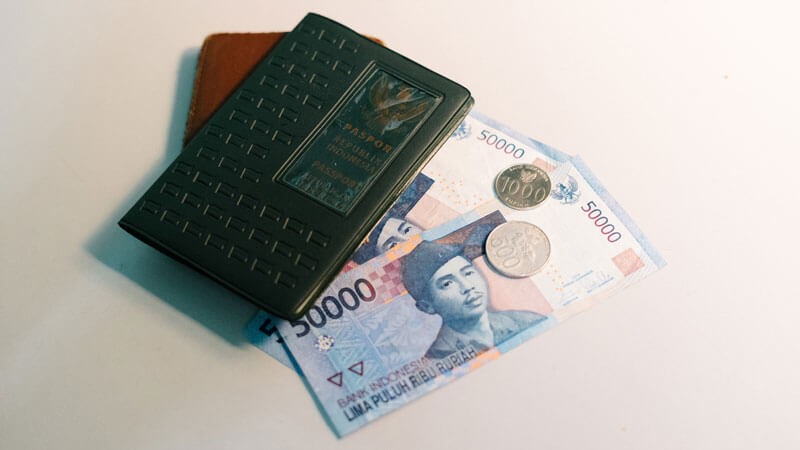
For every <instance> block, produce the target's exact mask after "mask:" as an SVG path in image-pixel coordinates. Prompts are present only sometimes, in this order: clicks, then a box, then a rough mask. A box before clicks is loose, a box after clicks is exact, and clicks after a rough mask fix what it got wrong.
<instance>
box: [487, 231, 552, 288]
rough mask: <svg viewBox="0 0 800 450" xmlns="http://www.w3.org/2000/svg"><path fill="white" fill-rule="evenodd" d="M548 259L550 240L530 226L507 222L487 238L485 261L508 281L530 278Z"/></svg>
mask: <svg viewBox="0 0 800 450" xmlns="http://www.w3.org/2000/svg"><path fill="white" fill-rule="evenodd" d="M549 258H550V239H548V238H547V235H546V234H544V231H542V229H541V228H539V227H537V226H536V225H534V224H532V223H528V222H516V221H515V222H506V223H504V224H501V225H498V226H497V227H496V228H495V229H494V230H492V232H491V233H489V236H488V237H487V238H486V260H487V261H489V264H491V266H492V267H493V268H494V269H495V270H496V271H498V272H500V273H501V274H502V275H505V276H507V277H512V278H523V277H529V276H531V275H533V274H535V273H536V272H537V271H538V270H539V269H541V268H542V266H544V265H545V263H547V260H548V259H549Z"/></svg>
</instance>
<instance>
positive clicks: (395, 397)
mask: <svg viewBox="0 0 800 450" xmlns="http://www.w3.org/2000/svg"><path fill="white" fill-rule="evenodd" d="M476 121H477V123H479V124H480V125H483V126H486V127H489V128H484V129H482V130H481V136H482V137H481V138H478V142H481V143H482V145H485V146H487V147H489V146H490V144H492V147H494V148H496V149H498V150H501V149H502V147H503V145H504V144H503V143H502V141H501V143H500V144H497V142H498V141H500V140H501V139H507V138H502V137H498V134H497V133H502V134H501V136H508V137H511V136H512V135H513V132H509V131H508V130H503V129H501V128H502V127H500V126H496V125H493V124H492V123H491V122H490V121H489V120H488V119H484V118H480V117H479V118H477V119H476ZM475 123H476V122H473V123H470V122H469V121H466V122H465V124H466V127H471V126H474V124H475ZM462 129H463V127H462ZM467 130H468V131H467V132H466V133H464V134H465V135H466V137H465V138H464V139H462V140H461V143H462V145H463V144H467V145H468V144H469V143H468V142H464V141H466V140H467V139H469V137H470V136H469V135H470V134H471V133H470V132H469V129H467ZM492 136H494V138H492ZM451 141H453V142H451V143H448V145H447V146H446V149H443V150H442V152H440V154H439V155H437V158H436V159H435V160H434V161H432V162H431V164H429V165H428V167H426V169H425V170H426V172H427V173H428V174H430V177H431V178H432V179H434V180H436V181H435V182H434V184H433V186H432V187H431V188H430V189H429V190H428V191H427V192H426V195H425V196H424V197H423V200H424V201H423V200H420V201H419V202H418V204H422V205H425V203H428V205H432V206H429V207H428V208H427V209H425V211H426V214H421V215H420V219H418V220H419V221H418V223H419V224H420V225H421V226H422V225H423V224H424V223H425V220H429V222H428V223H431V222H433V221H431V220H430V217H431V216H434V215H438V216H440V217H445V216H446V214H451V215H455V214H458V213H461V212H465V211H466V214H465V215H464V216H460V217H459V219H458V220H456V221H455V222H448V224H450V226H449V227H448V226H442V227H438V228H434V229H432V230H429V231H428V232H425V233H423V234H424V236H422V238H424V239H427V240H436V239H437V238H439V237H440V236H442V235H443V234H445V233H447V232H449V230H452V229H454V228H455V227H456V226H462V225H464V224H465V223H467V222H469V221H472V220H474V218H475V217H479V216H480V215H482V214H485V213H488V212H490V211H495V210H497V209H499V210H500V211H501V214H500V215H501V217H504V218H506V217H507V218H508V219H509V220H515V221H527V222H530V223H535V224H536V225H537V226H538V227H540V228H541V229H542V230H543V231H544V232H545V233H547V235H548V236H549V238H550V241H551V243H552V255H551V257H550V259H549V260H548V263H547V264H546V266H545V267H544V268H543V269H542V270H540V271H539V272H538V273H537V274H535V275H534V276H532V277H530V278H526V279H522V280H511V279H507V278H504V277H499V278H498V276H497V275H496V274H494V273H493V272H492V271H491V269H489V268H488V267H487V266H486V263H485V260H484V258H483V256H482V255H478V256H476V253H475V251H476V248H478V247H476V246H475V243H476V242H478V241H479V239H477V238H476V236H481V235H480V234H473V235H472V237H471V238H470V240H469V241H459V239H466V238H465V237H464V233H463V232H461V233H460V234H458V233H456V234H455V235H452V236H445V237H444V238H440V239H438V242H436V244H447V245H455V246H456V247H458V246H459V245H461V246H462V247H464V248H467V247H468V248H470V249H471V250H470V252H469V253H470V255H471V257H469V258H466V259H469V261H470V262H469V267H467V265H466V264H464V265H463V266H462V267H459V268H456V267H455V266H457V265H458V264H459V261H460V262H462V263H463V262H464V260H463V259H459V258H457V257H456V256H457V255H456V256H453V255H455V253H454V254H453V255H450V256H453V258H450V260H453V261H454V262H449V263H448V264H449V266H448V267H445V268H443V269H442V270H445V271H455V272H453V273H451V274H450V276H451V278H452V280H453V282H452V283H449V284H448V285H453V284H458V283H456V281H458V282H463V283H465V284H467V281H465V280H468V279H471V280H476V279H477V278H475V277H474V275H475V274H476V273H479V274H481V275H482V279H484V280H485V283H484V284H485V289H484V290H485V291H486V294H487V295H486V298H488V299H490V301H487V302H486V305H485V306H486V312H487V316H486V317H489V318H487V319H482V320H483V329H484V331H487V329H488V330H489V331H491V333H490V334H491V336H492V338H491V339H489V338H487V336H488V335H489V334H484V335H483V337H481V336H477V337H476V336H473V335H472V334H470V333H461V332H460V331H459V326H458V324H457V323H456V324H455V325H454V326H447V327H445V325H446V321H445V320H444V317H445V316H446V315H447V313H446V312H445V314H444V315H443V314H442V313H440V312H437V311H438V310H437V309H436V308H435V307H433V306H432V303H435V302H431V301H427V302H426V301H425V300H424V299H423V300H421V301H420V300H419V298H420V297H423V296H424V294H423V293H422V292H423V291H424V289H422V290H421V288H420V287H419V283H422V285H424V284H425V283H428V282H430V281H431V280H432V279H438V278H437V277H436V276H434V275H435V274H432V273H430V271H428V272H425V271H423V272H419V271H417V272H414V271H410V272H409V271H405V272H403V273H404V274H405V275H404V277H403V278H402V280H401V279H400V278H398V276H397V273H398V271H399V270H400V269H399V268H398V267H397V261H398V260H400V258H401V257H402V256H403V255H404V254H405V253H404V252H406V253H407V252H408V251H410V250H411V249H413V248H414V247H415V245H416V244H418V243H419V242H420V241H421V240H422V238H420V237H417V238H415V239H412V240H411V241H409V242H406V243H404V244H402V245H400V246H397V247H394V248H393V249H392V250H390V251H388V252H387V253H386V254H384V255H382V256H380V257H378V258H376V259H373V260H372V261H370V262H368V263H366V264H365V265H363V266H361V267H358V268H356V269H353V270H351V271H349V272H347V273H345V274H342V275H341V276H340V278H339V279H337V280H336V282H335V283H334V284H333V285H332V286H331V288H329V291H328V292H327V293H326V295H325V296H324V297H323V298H322V299H321V300H320V301H319V302H318V303H317V305H316V306H315V307H314V308H312V310H311V311H309V313H308V315H306V317H305V318H304V319H302V320H299V321H295V322H292V323H286V322H278V323H273V322H271V323H272V324H273V325H276V329H277V330H279V331H280V333H281V334H282V335H283V336H285V337H286V342H285V344H286V345H287V346H288V348H289V349H290V351H291V352H292V354H293V356H294V357H295V360H296V361H297V363H298V365H299V367H300V368H301V370H302V372H303V374H304V375H305V376H306V377H307V379H308V382H309V384H310V385H311V386H312V388H313V389H314V392H315V394H316V395H317V396H318V397H319V399H320V403H321V404H322V405H323V407H324V409H325V411H326V413H327V414H328V415H329V417H330V418H331V422H332V423H333V424H334V427H335V428H336V431H337V432H339V433H346V432H349V431H352V430H353V429H355V428H357V427H358V426H360V425H363V424H364V423H366V422H368V421H369V420H371V419H373V418H375V417H378V416H380V415H382V414H384V413H385V412H387V411H390V410H392V409H395V408H396V407H397V406H399V405H402V404H404V403H406V402H407V401H409V400H411V399H413V398H416V397H418V396H419V395H422V394H423V393H425V392H427V391H429V390H431V389H433V388H434V387H436V386H438V385H440V384H441V383H443V382H445V381H446V380H450V379H452V378H453V377H455V376H457V375H459V374H463V373H465V371H468V370H471V369H474V368H476V367H477V365H479V364H478V363H477V362H475V361H485V360H487V358H488V359H491V358H493V357H495V356H497V355H499V354H500V353H502V352H503V351H506V350H507V349H509V348H511V347H513V346H515V345H517V344H518V343H519V342H521V341H523V340H525V339H527V338H529V337H530V336H532V335H534V334H536V333H538V332H539V331H541V330H543V329H545V328H547V327H549V326H552V325H553V324H554V323H557V322H559V321H562V320H564V319H565V318H567V317H569V316H570V315H572V314H575V313H576V312H579V311H581V310H583V309H586V308H588V307H589V306H591V304H593V303H594V302H595V301H597V300H598V299H600V298H602V297H605V296H607V295H609V294H610V293H613V292H614V291H616V290H618V289H620V288H622V287H624V286H626V285H628V284H630V283H631V282H633V281H635V280H638V279H640V278H641V277H643V276H645V275H647V274H649V273H651V272H652V271H654V270H656V269H657V268H659V267H661V266H662V265H663V260H662V259H661V258H660V256H659V255H658V254H657V253H656V252H655V251H654V250H653V248H652V246H651V245H650V244H649V242H647V240H646V239H645V238H644V236H643V235H642V234H641V232H640V231H639V230H638V228H637V227H636V226H635V225H634V224H633V223H632V221H630V219H629V218H628V216H627V215H626V214H625V213H624V212H623V211H622V210H621V208H619V206H618V205H617V204H616V202H615V201H614V200H613V198H611V197H610V196H609V195H608V193H607V192H606V191H605V189H603V188H602V186H601V185H600V184H599V182H598V181H597V180H596V178H595V177H594V176H593V175H592V174H591V173H590V172H589V171H588V168H586V167H585V165H584V164H583V162H582V161H581V160H580V159H571V160H568V161H563V160H559V159H556V158H553V159H551V160H550V161H552V163H551V162H550V161H547V160H545V159H543V158H538V157H537V158H536V159H534V162H535V163H536V164H537V165H538V166H539V167H542V168H545V170H547V171H548V172H549V173H550V176H551V178H552V179H553V186H554V188H553V191H552V193H551V197H550V198H549V199H548V200H547V201H546V202H544V203H543V204H542V205H541V206H540V207H538V208H537V209H535V210H532V211H516V210H511V209H509V208H506V207H504V206H503V205H502V204H500V203H499V202H497V201H496V200H494V199H493V198H491V197H489V194H487V191H488V192H491V191H490V189H491V187H487V186H491V180H492V178H493V175H494V174H496V173H497V172H498V171H499V170H502V168H503V167H504V166H503V165H502V163H495V164H494V165H493V164H492V161H490V160H491V158H487V159H489V161H487V160H480V157H477V158H476V159H479V161H477V162H475V161H470V158H469V157H472V156H473V155H475V154H477V155H481V154H480V153H478V152H475V151H474V147H472V148H473V152H472V153H470V152H469V147H467V149H464V148H461V149H458V147H459V141H454V140H451ZM485 141H488V142H489V143H486V142H485ZM516 141H517V142H525V141H524V140H521V139H517V140H516ZM505 142H509V140H506V141H505ZM511 142H514V141H511ZM514 145H515V147H516V146H517V144H514ZM478 148H480V147H478ZM445 150H449V152H446V153H443V152H445ZM504 153H505V152H504ZM518 153H520V152H518ZM511 154H512V157H513V152H512V153H511ZM556 155H558V154H556ZM439 164H441V165H442V166H443V167H442V168H439V167H438V165H439ZM474 164H478V167H480V168H481V171H482V172H480V171H475V165H474ZM442 170H449V172H448V173H450V174H451V175H449V176H445V175H444V173H443V172H441V171H442ZM470 170H472V171H473V173H471V174H470V175H469V177H466V178H458V177H457V176H455V175H452V174H453V173H459V172H461V173H466V172H469V171H470ZM437 183H438V186H437ZM455 185H457V186H458V189H455V188H454V187H453V186H455ZM470 198H477V199H478V200H477V202H478V203H477V204H474V203H473V202H470V201H468V199H470ZM487 198H488V200H487ZM415 208H416V207H415ZM442 211H445V213H446V214H442ZM494 215H495V216H496V215H497V213H495V214H494ZM408 216H411V217H413V210H412V211H411V212H410V213H409V215H408ZM408 216H407V217H408ZM431 226H432V225H431ZM483 228H485V226H484V227H483ZM456 235H457V236H460V237H458V238H456V237H455V236H456ZM448 239H449V241H448ZM448 242H449V243H448ZM465 242H469V244H470V245H468V246H467V245H466V244H465ZM426 244H427V243H426ZM426 244H423V245H422V246H421V247H420V248H425V247H429V246H428V245H426ZM481 244H482V243H481ZM456 247H452V246H451V247H449V250H447V251H445V250H442V251H443V252H444V253H443V254H445V256H447V255H449V253H447V252H448V251H451V252H452V251H456V252H457V250H458V248H456ZM420 251H421V250H420ZM459 251H460V252H461V253H464V250H463V249H462V250H459ZM423 253H425V252H423ZM416 254H417V255H419V254H420V253H419V252H417V253H416ZM425 254H427V255H428V256H426V257H425V258H421V259H420V257H419V256H416V257H415V258H416V260H415V262H414V263H413V264H410V266H411V267H424V266H426V265H427V266H430V265H431V264H433V263H430V261H433V260H436V261H439V260H438V259H436V258H437V257H435V255H436V254H438V253H436V252H433V253H431V252H427V253H425ZM430 255H434V256H430ZM443 257H444V256H442V258H443ZM431 258H432V259H431ZM450 260H448V261H450ZM439 262H441V261H439ZM445 262H447V261H445ZM391 264H395V266H392V265H391ZM400 264H405V263H400ZM436 264H438V263H436ZM434 265H435V264H434ZM444 266H447V264H443V265H442V267H444ZM462 269H463V270H462ZM370 270H371V271H372V272H370V275H364V273H365V271H370ZM437 270H438V269H437ZM433 272H436V270H434V271H433ZM467 272H469V273H471V275H470V276H467V274H466V273H467ZM392 274H394V275H392ZM376 277H377V278H376ZM414 280H416V281H414ZM348 283H350V284H349V285H348ZM376 283H378V284H379V285H380V287H376ZM414 283H417V286H416V287H413V286H412V287H408V286H406V285H407V284H412V285H414ZM479 284H480V283H479ZM415 293H416V295H415ZM387 295H388V297H386V296H387ZM379 300H380V301H379ZM462 300H463V303H465V304H467V305H470V304H471V305H472V306H476V307H478V306H480V305H481V303H482V302H481V301H480V299H479V298H477V297H476V298H469V297H467V298H466V299H462ZM392 304H394V306H385V305H392ZM402 305H406V307H405V308H404V309H401V310H398V311H395V309H393V308H400V307H401V306H402ZM410 305H413V307H410ZM362 308H363V309H362ZM359 311H360V312H359ZM445 311H446V309H445ZM489 313H492V314H491V315H488V314H489ZM532 313H535V314H536V316H532V315H531V314H532ZM403 314H405V315H403ZM437 316H438V317H439V319H438V322H437V319H436V317H437ZM401 318H404V319H402V320H401ZM532 318H535V319H536V320H533V319H532ZM257 320H259V318H257V319H256V321H257ZM256 323H257V322H256ZM487 323H488V325H487ZM262 327H263V324H262ZM487 327H488V328H487ZM409 330H414V333H413V338H414V339H410V338H409V336H408V335H407V334H406V333H405V331H409ZM462 335H464V336H462ZM465 336H467V337H465ZM473 337H474V338H475V339H473ZM354 342H355V343H357V345H355V346H353V345H349V344H348V343H354ZM337 345H338V347H337ZM454 349H455V350H454ZM464 349H466V350H465V351H466V352H462V350H464ZM470 349H471V350H470ZM356 350H357V351H356ZM456 350H458V351H456ZM359 352H362V353H363V352H366V353H365V354H366V355H368V356H370V357H372V358H373V359H369V358H360V359H359V356H360V355H361V353H359ZM487 355H488V356H487ZM376 358H377V359H376ZM459 358H460V359H459ZM434 360H435V361H436V362H432V361H434ZM448 361H450V362H449V363H448ZM409 364H410V365H409ZM456 366H457V367H456ZM398 367H401V368H402V369H398ZM409 368H412V369H426V370H430V371H431V372H424V371H423V372H422V373H420V374H418V376H419V377H426V376H429V378H430V376H431V375H432V374H433V373H434V372H435V371H439V372H440V373H439V378H438V381H435V382H434V381H430V382H428V381H426V382H425V383H424V384H418V382H419V379H417V378H406V379H405V381H404V384H403V383H401V384H400V385H398V386H395V390H390V391H387V392H386V393H383V390H382V389H383V388H385V387H386V386H387V385H386V384H385V383H383V382H381V381H380V380H383V381H387V380H389V381H390V380H392V379H394V380H395V381H397V380H400V378H398V377H399V376H400V374H408V375H409V376H410V375H411V373H409V372H408V371H409V370H411V369H409ZM397 370H400V372H397ZM348 376H349V377H350V378H352V377H353V376H358V377H363V378H356V379H355V383H356V384H353V381H352V380H351V382H349V383H348V382H347V377H348ZM382 377H388V378H382ZM375 380H378V381H377V382H376V381H375ZM430 380H434V378H430ZM359 382H363V383H366V384H358V383H359ZM398 382H399V381H398ZM409 383H410V384H409ZM409 386H411V387H413V389H411V388H409ZM398 390H399V391H398ZM400 391H402V392H400ZM398 392H399V394H398ZM382 393H383V394H382ZM375 396H377V397H375ZM390 397H391V398H390ZM365 402H366V403H365ZM370 402H371V403H370ZM348 408H350V409H348Z"/></svg>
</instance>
